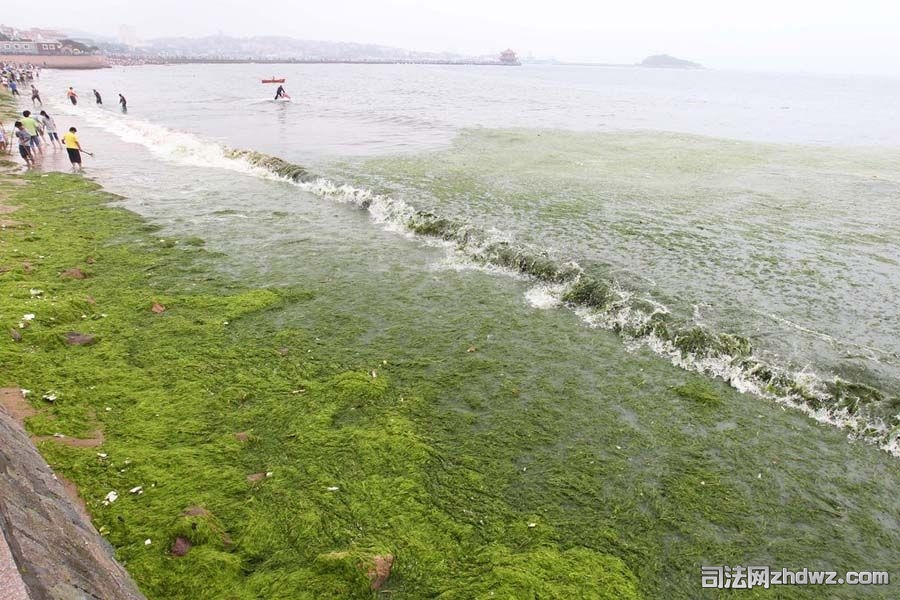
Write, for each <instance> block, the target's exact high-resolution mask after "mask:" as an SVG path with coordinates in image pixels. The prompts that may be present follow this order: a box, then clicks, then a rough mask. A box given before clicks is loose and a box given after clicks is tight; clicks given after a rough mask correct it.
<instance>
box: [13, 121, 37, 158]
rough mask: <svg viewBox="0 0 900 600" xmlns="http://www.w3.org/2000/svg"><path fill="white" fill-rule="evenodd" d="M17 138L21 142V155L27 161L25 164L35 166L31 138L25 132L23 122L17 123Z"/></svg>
mask: <svg viewBox="0 0 900 600" xmlns="http://www.w3.org/2000/svg"><path fill="white" fill-rule="evenodd" d="M14 127H15V128H16V138H17V139H18V140H19V155H20V156H21V157H22V158H23V159H25V164H26V165H28V166H29V167H33V166H34V155H33V154H32V153H31V136H30V135H29V134H28V132H27V131H25V127H24V126H23V125H22V121H16V122H15V125H14Z"/></svg>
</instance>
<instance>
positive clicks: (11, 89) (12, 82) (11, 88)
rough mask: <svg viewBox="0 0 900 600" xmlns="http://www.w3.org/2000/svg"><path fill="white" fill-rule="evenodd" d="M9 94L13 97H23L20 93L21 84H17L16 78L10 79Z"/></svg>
mask: <svg viewBox="0 0 900 600" xmlns="http://www.w3.org/2000/svg"><path fill="white" fill-rule="evenodd" d="M9 93H10V94H12V95H13V96H21V95H22V94H20V93H19V84H17V83H16V79H15V77H10V78H9Z"/></svg>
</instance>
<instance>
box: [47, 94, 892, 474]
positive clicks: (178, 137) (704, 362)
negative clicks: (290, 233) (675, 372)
mask: <svg viewBox="0 0 900 600" xmlns="http://www.w3.org/2000/svg"><path fill="white" fill-rule="evenodd" d="M60 108H62V107H60ZM67 108H68V107H65V108H62V111H63V112H67V113H69V112H70V110H67ZM71 112H74V111H71ZM77 112H78V114H79V115H80V116H82V117H84V118H85V119H86V120H87V121H89V122H90V123H91V124H92V125H96V126H98V127H101V128H103V129H105V130H107V131H109V132H111V133H113V134H115V135H117V136H118V137H120V138H121V139H123V140H125V141H128V142H134V143H138V144H141V145H144V146H146V147H147V148H149V149H150V151H151V152H153V153H154V154H155V155H157V156H159V157H160V158H162V159H164V160H168V161H172V162H178V163H181V164H187V165H192V166H203V167H217V168H223V169H228V170H232V171H238V172H242V173H247V174H252V175H256V176H262V177H266V178H277V179H280V180H286V181H289V182H291V183H293V184H295V185H296V186H298V187H299V188H300V189H303V190H305V191H307V192H310V193H312V194H314V195H316V196H318V197H320V198H323V199H327V200H330V201H334V202H339V203H342V204H348V205H351V206H354V207H356V208H358V209H361V210H365V211H367V212H368V214H369V216H370V218H371V219H372V221H373V222H375V223H377V224H379V225H380V226H382V227H384V228H386V229H388V230H390V231H393V232H396V233H398V234H401V235H405V236H414V237H417V238H418V239H420V240H422V241H423V242H426V243H440V244H442V245H444V246H445V247H447V248H448V250H449V251H450V252H452V253H453V255H454V256H455V257H462V258H463V260H464V261H468V262H470V263H471V264H472V265H473V266H474V267H476V268H483V269H488V270H492V271H493V270H499V271H502V272H504V273H508V274H515V275H518V276H521V277H524V278H527V279H528V280H530V281H531V282H532V284H533V285H532V287H531V288H530V289H529V290H528V292H527V293H526V298H527V299H528V301H529V302H530V303H531V304H532V306H535V307H536V308H541V309H546V308H552V307H555V306H559V305H564V306H566V307H568V308H570V309H572V310H573V311H574V312H575V313H576V314H577V315H578V316H579V317H580V318H581V319H582V320H583V321H584V322H585V323H586V324H588V325H589V326H591V327H599V328H603V329H606V330H610V331H613V332H615V333H617V334H618V335H619V336H620V337H621V338H623V339H624V340H625V341H626V342H627V343H628V344H630V345H635V344H636V345H642V346H645V347H647V348H649V349H651V350H652V351H653V352H655V353H657V354H658V355H661V356H663V357H666V358H667V359H668V360H669V361H671V362H672V364H674V365H676V366H678V367H681V368H683V369H686V370H689V371H694V372H697V373H702V374H705V375H708V376H711V377H716V378H719V379H722V380H724V381H726V382H728V383H729V384H730V385H731V386H732V387H734V388H735V389H737V390H739V391H742V392H748V393H752V394H756V395H758V396H762V397H764V398H767V399H771V400H774V401H777V402H780V403H782V404H783V405H786V406H789V407H791V408H794V409H797V410H800V411H802V412H803V413H805V414H807V415H808V416H810V417H811V418H813V419H815V420H816V421H818V422H821V423H827V424H830V425H834V426H836V427H839V428H841V429H843V430H845V431H847V432H848V435H849V437H850V438H852V439H860V440H865V441H867V442H870V443H874V444H877V445H878V446H879V447H880V448H881V449H883V450H884V451H886V452H888V453H890V454H892V455H893V456H896V457H900V410H898V406H897V400H896V399H894V398H888V397H886V396H885V395H884V394H883V393H882V392H881V391H880V390H878V389H876V388H874V387H872V386H869V385H866V384H864V383H859V382H853V381H847V380H845V379H842V378H839V377H836V376H825V375H823V374H819V373H813V372H809V371H807V370H792V369H791V368H789V367H787V366H783V365H776V364H770V362H767V361H766V360H764V359H763V358H761V357H760V356H759V354H758V353H755V352H754V348H753V347H752V345H751V343H750V340H748V339H747V338H744V337H741V336H736V335H731V334H729V333H724V332H717V331H713V330H711V329H710V328H707V327H704V326H702V325H696V324H692V323H689V322H684V321H680V320H679V319H677V318H676V317H675V316H673V314H672V313H671V311H670V310H669V309H668V308H667V307H666V306H665V305H663V304H661V303H659V302H657V301H655V300H654V299H652V298H651V297H649V296H647V295H643V294H642V293H641V292H639V291H637V290H632V289H627V288H626V287H623V286H622V285H621V284H620V283H619V282H618V281H617V280H616V279H614V278H612V277H609V278H604V277H598V276H593V275H591V274H588V273H586V272H585V270H584V269H583V268H582V267H581V266H580V265H579V264H578V263H576V262H573V261H565V260H560V259H558V258H556V257H553V256H551V255H550V253H549V252H548V251H546V250H544V249H541V248H534V247H530V246H527V245H525V244H521V243H517V242H516V241H515V240H514V239H511V238H509V236H506V235H504V234H503V233H502V232H499V231H486V230H483V229H480V228H478V227H474V226H473V225H471V224H469V223H466V222H463V221H459V220H455V219H451V218H447V217H444V216H441V215H438V214H435V213H432V212H428V211H423V210H418V209H416V208H415V207H414V206H412V205H410V204H409V203H407V202H406V201H404V200H402V199H399V198H394V197H391V196H389V195H386V194H379V193H376V192H374V191H372V190H367V189H360V188H357V187H353V186H351V185H346V184H340V183H336V182H333V181H330V180H328V179H325V178H322V177H319V176H316V175H315V174H313V173H311V172H309V171H308V170H307V169H306V168H304V167H302V166H300V165H295V164H292V163H290V162H287V161H285V160H282V159H280V158H278V157H275V156H270V155H266V154H263V153H260V152H255V151H251V150H237V149H229V148H226V147H224V146H221V145H219V144H215V143H213V142H209V141H205V140H202V139H201V138H199V137H197V136H194V135H192V134H188V133H184V132H179V131H174V130H171V129H168V128H165V127H162V126H159V125H155V124H152V123H147V122H144V121H139V120H135V119H131V118H127V117H122V116H120V115H115V114H110V113H108V112H105V111H104V112H101V111H92V110H84V111H81V110H78V111H77Z"/></svg>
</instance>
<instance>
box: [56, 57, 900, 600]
mask: <svg viewBox="0 0 900 600" xmlns="http://www.w3.org/2000/svg"><path fill="white" fill-rule="evenodd" d="M266 68H269V67H268V66H267V67H266ZM368 69H371V70H368ZM258 70H259V67H253V66H231V67H197V66H185V67H165V68H164V67H153V68H134V69H113V70H108V71H103V72H97V73H62V72H47V73H45V75H44V78H43V80H42V82H41V87H42V88H43V90H44V96H51V94H49V93H48V91H49V90H50V89H56V88H59V89H61V90H63V89H65V86H66V85H67V84H68V82H69V80H71V81H72V82H73V83H74V84H75V85H76V87H77V88H78V89H79V90H80V91H81V92H82V94H84V93H85V92H86V91H88V90H89V89H90V87H92V86H94V85H97V86H98V87H101V89H102V91H104V93H105V95H106V96H107V98H108V102H112V100H113V96H114V95H113V94H112V91H113V90H114V89H115V90H116V91H118V88H122V89H123V90H127V91H126V95H127V96H128V97H129V103H130V105H131V111H130V113H129V114H128V115H126V116H123V115H120V114H119V113H117V112H116V111H115V109H114V108H113V107H109V108H106V109H98V108H97V107H95V106H92V105H90V104H85V102H84V100H87V98H86V97H85V98H84V100H83V102H82V104H81V105H79V106H78V107H75V108H72V107H70V106H68V105H66V104H65V103H64V102H63V101H62V100H61V99H58V98H53V99H52V100H50V101H48V109H52V110H53V111H54V114H55V115H56V118H57V122H58V123H59V125H60V126H64V125H68V124H69V123H71V124H76V125H77V126H78V127H79V132H80V135H81V139H82V141H83V142H84V145H85V146H86V147H88V148H90V149H92V150H94V151H95V152H96V154H97V157H96V158H95V159H94V160H93V161H91V159H86V160H87V161H88V162H87V163H86V166H87V168H88V172H89V175H90V176H92V177H95V178H96V179H97V180H98V181H99V182H101V183H102V184H103V185H104V186H105V187H106V188H107V189H109V190H110V191H113V192H116V193H119V194H122V195H123V196H124V197H125V198H124V199H123V201H122V203H123V205H125V206H127V207H128V208H131V209H133V210H136V211H137V212H139V213H140V214H142V215H145V216H146V217H147V218H149V219H151V220H152V221H154V222H158V223H160V224H162V225H164V226H165V229H164V230H163V231H162V232H161V234H160V235H161V236H173V237H175V238H186V237H190V236H199V237H201V238H203V239H204V240H206V243H207V247H208V248H209V249H211V250H216V251H219V252H221V253H222V256H220V257H218V258H217V259H216V260H215V263H214V264H215V266H216V268H218V269H221V270H223V271H225V272H227V273H230V274H231V275H232V276H233V277H234V278H235V279H236V280H239V281H241V282H242V283H243V284H247V285H253V286H281V285H291V284H294V283H298V282H306V283H309V282H316V284H317V290H318V291H317V294H316V296H315V298H314V299H313V300H311V301H309V302H304V303H303V305H302V306H300V305H298V306H296V307H294V308H293V309H288V310H287V311H285V312H284V313H283V314H280V315H279V317H278V318H279V319H281V320H282V321H281V322H282V323H283V324H284V325H285V326H288V325H291V324H292V319H295V320H296V322H297V323H299V322H300V321H301V320H302V321H303V324H304V326H305V327H307V328H313V329H315V330H316V331H317V333H318V335H320V337H322V338H323V339H326V338H327V339H329V340H330V341H332V342H334V347H335V348H339V349H341V350H340V352H338V353H337V354H335V355H334V356H323V357H321V360H322V361H324V362H325V363H329V362H331V363H334V364H346V363H348V362H356V361H360V362H365V361H373V362H374V361H381V360H390V361H391V362H392V363H394V364H398V365H402V366H403V368H402V369H401V370H400V371H399V372H398V374H397V377H400V378H405V379H406V380H407V381H408V382H409V383H410V385H416V386H422V387H424V388H425V389H427V390H428V391H429V400H430V401H431V402H432V404H433V406H432V411H431V412H429V413H428V414H423V415H422V417H421V422H420V426H421V427H422V429H423V431H425V432H427V433H428V435H429V436H430V437H431V438H432V439H434V440H435V444H436V445H437V446H438V447H439V448H440V450H441V451H442V452H443V453H444V454H445V456H447V457H453V459H454V460H455V461H457V462H458V463H459V464H461V465H463V466H465V467H466V468H475V469H478V470H479V471H481V472H491V473H495V474H496V477H497V488H496V490H494V492H493V493H494V494H496V496H497V497H498V498H501V499H503V501H505V502H508V503H510V504H511V505H513V506H515V507H516V508H517V510H520V511H521V513H522V514H523V516H530V517H529V518H536V517H534V515H538V516H539V517H540V518H541V519H543V520H545V521H546V522H547V523H549V524H552V526H553V527H555V528H556V530H557V536H558V537H559V539H560V540H562V542H563V543H565V544H572V545H576V544H583V545H586V546H588V547H592V548H598V549H603V550H605V551H611V552H614V553H616V554H617V555H619V556H622V557H623V558H626V561H627V562H629V565H630V566H631V567H632V569H634V570H635V571H636V572H638V574H639V576H640V577H641V578H642V580H643V581H645V582H646V583H645V589H646V590H647V591H648V597H673V598H674V597H694V596H693V595H692V590H693V591H696V590H695V588H696V585H697V579H698V575H699V574H698V572H697V571H698V570H699V568H698V565H699V564H701V563H703V564H729V563H731V564H737V563H740V562H745V563H750V564H754V563H755V564H771V565H773V566H778V567H779V568H780V567H781V566H787V567H789V568H790V567H794V566H805V565H809V566H810V567H811V568H812V567H814V566H818V567H820V568H834V569H837V570H841V569H846V570H851V569H859V570H862V569H864V568H873V569H875V568H885V569H889V568H890V567H891V566H892V565H894V564H895V563H896V551H895V548H896V546H897V544H898V543H900V540H898V539H897V535H898V534H897V531H898V527H897V525H898V523H897V517H896V515H897V508H898V506H897V500H896V498H897V487H898V470H897V469H898V467H897V463H896V460H895V459H893V458H891V457H890V456H889V455H888V454H886V453H883V452H880V451H879V450H878V449H877V448H876V447H875V446H872V445H868V444H864V443H850V442H848V441H847V439H846V432H843V431H840V430H838V429H836V428H834V427H831V426H822V425H819V424H817V423H816V422H815V421H813V420H811V419H809V418H807V417H806V416H805V415H803V414H802V413H801V412H799V411H795V410H785V409H784V408H783V407H782V406H781V405H779V404H778V403H776V402H773V401H772V400H770V399H766V398H762V397H759V396H756V395H753V394H742V393H739V392H737V391H735V390H733V389H731V388H729V387H727V386H726V385H725V384H724V383H722V382H721V381H717V380H713V379H705V378H703V377H701V376H699V375H696V374H692V373H689V372H687V371H685V370H684V369H679V368H676V367H675V366H673V365H672V364H671V363H670V360H663V359H661V358H660V356H659V354H658V353H655V352H654V351H653V350H654V349H655V350H657V351H660V349H659V348H655V347H654V346H653V344H652V343H650V342H648V341H647V340H645V339H644V340H642V339H635V338H627V337H626V339H624V340H623V339H622V337H621V336H618V335H616V334H615V333H613V332H610V331H606V330H605V329H604V328H602V327H600V328H594V327H589V326H588V324H600V325H604V324H605V323H603V318H604V315H603V314H598V313H596V312H592V311H590V310H583V309H579V308H577V307H576V310H575V311H570V310H567V309H565V308H563V307H562V306H561V305H560V294H561V290H560V288H557V287H554V285H551V284H549V283H548V282H547V281H543V280H541V279H540V278H535V277H529V276H523V275H521V274H515V273H513V272H511V271H510V270H509V269H508V268H502V267H500V266H498V265H492V264H490V263H489V262H488V263H485V262H480V261H478V260H475V259H474V258H473V255H472V253H471V252H467V251H464V250H465V249H461V248H460V245H459V244H458V243H456V242H455V241H452V240H451V241H450V242H447V241H444V240H441V239H439V238H436V237H434V236H421V235H416V234H414V233H413V232H412V230H411V229H410V228H409V227H408V226H407V225H408V223H407V221H406V220H404V215H408V211H409V210H411V209H421V210H424V211H430V212H432V213H434V214H436V215H439V216H440V217H442V218H446V219H451V220H453V221H454V222H459V223H463V224H464V225H465V226H466V227H471V228H473V229H474V228H477V229H478V230H480V231H482V232H485V234H486V235H487V236H489V238H490V239H492V240H494V239H499V240H507V241H509V242H510V243H514V244H517V245H521V246H522V247H527V248H531V249H535V251H536V252H538V253H543V254H544V255H546V256H547V257H550V258H552V259H553V260H555V261H558V262H559V263H560V264H563V263H565V262H567V261H576V262H577V263H578V265H579V266H580V268H581V269H582V270H583V272H584V273H585V274H589V275H591V276H595V277H597V278H599V279H602V280H604V281H609V282H611V283H612V284H613V285H614V286H616V289H617V290H618V291H619V292H620V293H621V294H622V297H623V298H625V297H629V298H630V297H638V298H641V299H644V300H647V301H652V302H653V303H655V304H654V305H655V306H659V307H663V308H664V309H665V310H666V311H667V312H668V313H670V314H671V315H672V316H673V318H674V319H676V320H677V321H678V322H679V323H680V324H682V325H684V326H685V327H689V326H691V325H694V324H701V325H703V326H706V327H708V328H710V329H712V330H714V331H717V332H724V333H731V334H738V335H742V336H746V337H747V338H748V339H749V340H750V341H751V342H752V344H753V348H754V354H755V355H757V356H759V357H761V358H762V359H764V360H765V361H767V363H769V364H773V365H776V366H779V367H781V368H783V369H785V370H790V371H791V372H799V373H801V374H808V375H809V376H810V378H813V377H817V378H819V379H821V380H829V379H833V378H834V376H835V375H841V376H844V377H846V378H847V379H848V380H852V381H862V382H864V383H867V384H869V385H872V386H873V387H876V388H877V389H879V390H882V391H883V392H884V393H885V394H886V395H887V396H891V395H894V394H896V393H897V387H896V386H897V381H898V379H897V378H898V371H897V369H898V368H900V366H898V362H897V361H898V352H900V347H898V342H897V340H898V339H900V336H898V334H900V331H898V325H897V321H896V319H895V318H894V317H895V315H896V312H897V311H896V308H897V307H896V298H897V293H896V292H897V291H898V290H897V287H898V285H900V270H898V268H900V267H898V265H900V262H898V261H900V255H898V252H897V250H896V247H895V245H893V244H892V240H894V239H896V238H897V234H898V233H900V232H898V231H897V227H898V226H897V223H898V222H900V221H898V219H897V216H898V215H897V212H896V211H897V210H898V209H897V208H896V202H895V200H896V199H897V197H898V191H900V182H898V180H897V173H898V172H900V170H898V167H900V154H898V150H897V148H898V147H900V133H898V132H897V131H896V130H895V129H892V127H896V126H897V125H896V123H897V122H898V121H897V120H896V119H894V120H893V121H891V120H890V119H889V118H888V117H890V116H891V115H894V114H895V111H896V110H897V109H896V106H897V104H896V103H893V104H892V103H891V102H890V101H889V100H884V101H883V103H882V104H878V103H877V102H876V100H874V99H872V98H875V97H876V96H875V95H873V94H871V93H870V92H871V90H872V89H875V88H877V89H878V90H880V92H879V94H880V95H878V96H877V98H881V99H885V98H887V99H889V98H891V97H892V96H891V94H900V91H898V87H897V84H896V82H888V84H884V82H882V81H869V80H860V81H857V80H854V81H856V83H857V84H858V85H856V86H855V87H849V86H846V83H847V82H846V81H845V80H829V79H803V78H799V79H785V78H782V77H776V76H751V75H746V74H729V73H714V72H698V73H681V72H671V71H663V72H658V71H646V70H639V69H606V70H604V69H562V70H558V71H556V70H552V69H522V70H515V69H509V70H507V69H458V70H456V69H450V68H430V67H400V66H397V67H342V66H329V67H325V66H315V67H309V66H288V67H284V70H283V72H279V75H282V74H284V75H287V76H288V77H289V79H288V81H289V84H292V83H293V82H294V81H295V80H297V79H300V80H301V81H302V82H303V83H302V84H300V85H299V87H300V88H301V90H300V92H299V93H298V91H297V87H292V85H287V87H288V91H289V92H290V93H292V94H293V95H294V97H295V98H298V100H299V101H298V102H297V103H296V104H293V105H275V104H271V103H268V102H264V101H261V100H262V99H261V98H259V96H261V94H262V92H260V91H259V88H260V87H261V86H260V85H259V84H258V83H256V79H258V78H259V77H258V75H260V74H259V73H257V71H258ZM261 75H263V76H265V75H268V73H262V74H261ZM777 82H781V83H782V84H783V85H781V86H779V87H778V88H777V91H774V92H772V91H770V92H767V91H766V90H772V89H774V86H775V83H777ZM297 83H300V81H298V82H297ZM822 90H826V91H829V90H830V91H831V92H833V93H828V94H823V93H820V92H821V91H822ZM451 91H452V92H454V93H450V92H451ZM180 98H185V100H183V101H182V100H180ZM862 99H868V100H867V102H868V103H869V104H870V105H872V106H870V110H868V111H866V112H865V114H862V113H861V112H852V111H851V110H850V108H849V107H850V106H851V105H853V104H854V103H857V102H861V101H862ZM873 103H874V104H873ZM788 105H790V106H791V109H785V108H782V106H788ZM610 107H612V108H610ZM701 107H702V108H701ZM795 107H797V108H803V110H802V111H799V110H798V111H795V112H802V116H801V117H798V118H796V119H791V118H787V117H783V116H782V115H783V114H786V113H790V112H791V111H794V110H795ZM603 111H611V112H609V113H606V112H603ZM604 115H606V116H604ZM609 115H611V116H609ZM748 116H751V117H752V118H750V119H748ZM882 119H883V120H882ZM875 121H880V122H881V123H882V124H883V125H884V127H877V126H875V123H874V122H875ZM762 122H765V123H766V126H765V127H762V126H760V125H759V124H760V123H762ZM891 123H893V125H891ZM478 125H481V126H484V127H486V128H483V129H482V128H476V129H472V127H475V126H478ZM526 126H528V128H523V127H526ZM509 127H517V129H508V128H509ZM536 127H539V128H540V129H536ZM488 128H489V129H488ZM647 128H652V129H664V130H669V131H678V132H680V133H660V132H650V131H644V129H647ZM634 129H640V130H641V131H631V130H634ZM564 130H568V131H564ZM572 130H580V131H572ZM699 134H714V135H716V136H717V137H716V138H710V137H702V136H701V135H699ZM726 138H734V139H726ZM738 140H740V141H738ZM761 142H765V143H761ZM223 143H224V144H228V145H230V146H232V147H239V148H248V149H253V150H257V151H263V152H267V153H271V154H275V155H279V156H281V157H283V158H285V159H287V160H289V161H291V162H296V163H300V164H304V165H311V168H312V169H313V171H314V172H316V173H321V174H324V175H327V176H328V177H330V178H332V179H333V180H335V181H339V182H349V183H352V184H353V185H354V186H355V191H351V192H348V191H347V190H344V191H340V190H338V191H335V189H336V188H330V187H328V186H323V185H321V184H319V185H313V184H309V185H300V186H298V185H296V184H294V183H291V182H288V181H283V180H279V179H278V178H276V177H275V176H274V175H272V174H271V173H269V172H267V171H265V170H263V169H260V168H258V167H254V166H252V165H251V164H249V163H247V162H246V161H241V160H233V159H230V158H228V157H227V156H226V153H225V152H223V149H222V146H221V144H223ZM849 144H855V145H857V146H858V145H862V146H865V147H847V145H849ZM876 146H877V147H876ZM45 162H46V163H47V164H48V165H55V166H56V167H59V168H64V167H65V164H64V160H63V159H62V156H61V155H59V154H58V153H57V154H56V155H55V158H54V155H52V154H51V155H49V156H48V158H47V159H46V161H45ZM359 190H372V193H368V192H360V191H359ZM375 193H380V194H381V196H377V195H373V194H375ZM372 198H375V199H376V201H375V202H372ZM385 198H386V199H387V201H384V199H385ZM333 200H339V201H340V202H338V203H335V202H333ZM362 207H366V210H361V208H362ZM404 211H406V212H404ZM311 320H312V322H311ZM469 347H476V348H477V351H476V352H474V353H469V352H467V349H468V348H469ZM336 352H337V351H336ZM676 362H677V361H676ZM686 366H688V367H691V368H693V367H694V366H696V365H693V366H692V365H686ZM701 370H702V369H701ZM707 371H709V370H707ZM732 383H734V382H732ZM688 384H691V385H694V384H696V385H703V386H708V389H711V390H712V391H713V393H714V394H716V395H717V396H719V397H720V398H721V399H722V401H721V404H719V405H716V406H714V407H707V406H703V405H701V404H698V403H697V401H696V400H693V399H691V398H690V397H689V396H685V395H683V394H680V393H678V392H677V391H676V390H677V389H679V388H680V387H681V386H684V385H688ZM704 389H706V388H704ZM889 410H890V409H889V406H888V407H885V406H882V405H879V411H880V412H878V413H877V414H875V415H874V416H875V417H877V418H880V419H882V422H888V420H889V418H890V413H889ZM887 441H888V438H887V437H886V436H885V435H883V436H882V437H881V438H879V443H881V444H882V445H884V444H886V443H887ZM435 478H436V481H435V486H436V488H439V487H440V474H439V473H438V472H436V474H435ZM717 507H719V508H718V509H717ZM446 509H447V510H448V511H449V512H451V513H454V512H455V511H458V510H461V508H460V507H452V506H448V507H446ZM719 509H721V510H726V509H727V511H729V512H726V513H717V510H719ZM460 518H465V517H464V516H463V515H462V514H460ZM836 524H839V527H836ZM882 591H883V590H882ZM870 592H871V593H873V594H878V593H879V590H870ZM803 593H810V594H812V591H810V590H807V591H806V592H804V591H802V590H801V591H797V594H798V597H803V596H802V594H803ZM813 596H814V595H810V596H809V597H813ZM835 597H851V596H850V595H847V596H840V595H837V596H835ZM885 597H887V596H885Z"/></svg>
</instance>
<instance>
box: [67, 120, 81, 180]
mask: <svg viewBox="0 0 900 600" xmlns="http://www.w3.org/2000/svg"><path fill="white" fill-rule="evenodd" d="M77 133H78V130H77V129H75V128H74V127H69V132H68V133H66V135H64V136H63V144H65V146H66V153H67V154H68V155H69V162H70V163H72V171H81V153H82V149H81V143H80V142H79V141H78V136H77V135H75V134H77Z"/></svg>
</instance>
